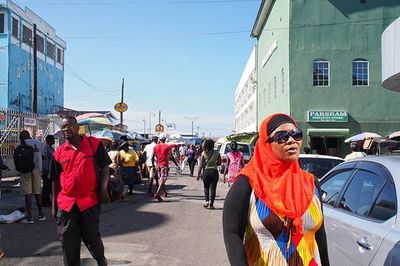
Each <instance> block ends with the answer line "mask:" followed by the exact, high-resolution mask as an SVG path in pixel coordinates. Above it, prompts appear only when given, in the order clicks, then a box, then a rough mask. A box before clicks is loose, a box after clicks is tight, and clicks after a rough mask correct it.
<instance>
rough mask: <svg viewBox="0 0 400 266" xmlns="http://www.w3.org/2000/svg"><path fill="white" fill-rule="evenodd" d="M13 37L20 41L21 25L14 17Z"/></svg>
mask: <svg viewBox="0 0 400 266" xmlns="http://www.w3.org/2000/svg"><path fill="white" fill-rule="evenodd" d="M12 35H13V36H14V37H15V38H16V39H18V40H19V23H18V19H16V18H14V17H13V18H12Z"/></svg>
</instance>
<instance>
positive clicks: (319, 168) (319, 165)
mask: <svg viewBox="0 0 400 266" xmlns="http://www.w3.org/2000/svg"><path fill="white" fill-rule="evenodd" d="M342 162H344V160H343V159H342V158H340V157H335V156H328V155H319V154H300V156H299V163H300V167H301V168H302V169H303V170H305V171H307V172H310V173H312V174H314V175H315V176H316V177H317V178H318V179H321V178H322V177H323V176H324V175H325V174H326V173H328V172H329V170H331V169H332V168H333V167H335V166H336V165H338V164H340V163H342Z"/></svg>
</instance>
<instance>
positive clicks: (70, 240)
mask: <svg viewBox="0 0 400 266" xmlns="http://www.w3.org/2000/svg"><path fill="white" fill-rule="evenodd" d="M100 212H101V207H100V205H96V206H94V207H92V208H90V209H87V210H85V211H83V212H81V211H80V210H79V208H78V206H77V205H76V204H74V206H73V207H72V209H71V211H70V212H66V211H63V210H61V209H59V210H58V213H57V231H58V236H59V238H60V240H61V244H62V250H63V257H64V265H66V266H79V265H80V261H81V240H83V242H84V243H85V245H86V247H87V249H88V250H89V252H90V254H91V255H92V256H93V258H94V259H95V260H96V261H97V264H98V265H102V266H103V265H107V260H106V258H105V257H104V246H103V241H102V240H101V237H100V233H99V216H100Z"/></svg>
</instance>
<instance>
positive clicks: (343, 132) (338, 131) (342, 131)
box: [307, 128, 350, 137]
mask: <svg viewBox="0 0 400 266" xmlns="http://www.w3.org/2000/svg"><path fill="white" fill-rule="evenodd" d="M349 134H350V130H349V129H348V128H309V129H307V135H308V136H318V137H321V136H325V137H346V136H348V135H349Z"/></svg>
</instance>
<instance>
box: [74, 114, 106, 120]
mask: <svg viewBox="0 0 400 266" xmlns="http://www.w3.org/2000/svg"><path fill="white" fill-rule="evenodd" d="M90 117H105V116H104V115H103V114H100V113H86V114H82V115H78V116H77V117H76V120H78V121H79V120H83V119H86V118H90Z"/></svg>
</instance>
